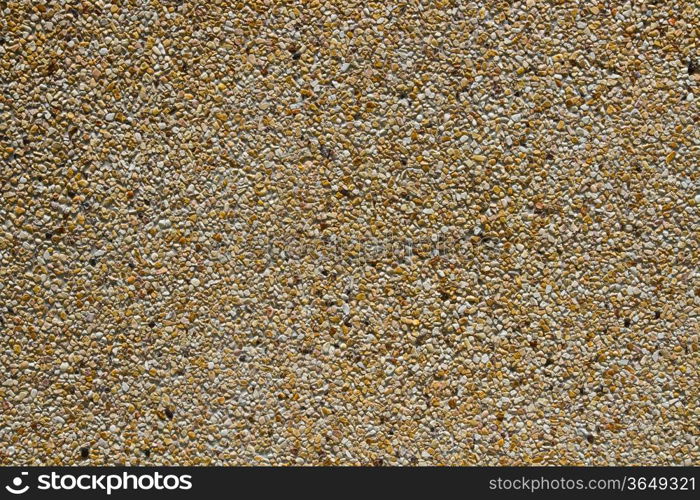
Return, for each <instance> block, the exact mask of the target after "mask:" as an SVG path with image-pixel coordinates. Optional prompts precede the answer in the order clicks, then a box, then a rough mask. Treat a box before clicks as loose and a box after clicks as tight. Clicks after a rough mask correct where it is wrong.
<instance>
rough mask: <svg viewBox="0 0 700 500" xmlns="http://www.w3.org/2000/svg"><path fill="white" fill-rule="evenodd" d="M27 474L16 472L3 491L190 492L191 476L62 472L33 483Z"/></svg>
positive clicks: (51, 474)
mask: <svg viewBox="0 0 700 500" xmlns="http://www.w3.org/2000/svg"><path fill="white" fill-rule="evenodd" d="M32 479H33V478H30V477H29V473H28V472H24V471H23V472H20V474H19V475H18V476H15V477H14V478H13V479H12V480H11V481H10V483H9V484H7V485H5V490H6V491H7V492H8V493H11V494H13V495H23V494H24V493H27V492H28V491H31V490H39V491H71V490H81V491H94V492H100V493H106V494H107V495H111V494H112V493H113V492H115V491H148V490H160V491H174V490H190V489H192V476H191V475H189V474H162V473H160V472H152V473H151V472H149V473H133V472H120V473H117V472H114V473H110V474H99V473H94V474H90V473H84V474H81V473H78V472H75V473H63V472H60V473H59V472H55V471H53V472H51V473H49V474H39V475H38V476H36V478H35V481H32Z"/></svg>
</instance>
